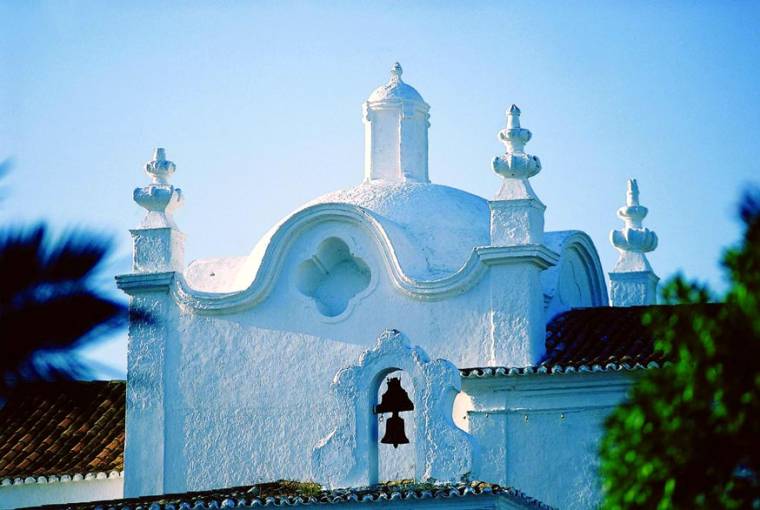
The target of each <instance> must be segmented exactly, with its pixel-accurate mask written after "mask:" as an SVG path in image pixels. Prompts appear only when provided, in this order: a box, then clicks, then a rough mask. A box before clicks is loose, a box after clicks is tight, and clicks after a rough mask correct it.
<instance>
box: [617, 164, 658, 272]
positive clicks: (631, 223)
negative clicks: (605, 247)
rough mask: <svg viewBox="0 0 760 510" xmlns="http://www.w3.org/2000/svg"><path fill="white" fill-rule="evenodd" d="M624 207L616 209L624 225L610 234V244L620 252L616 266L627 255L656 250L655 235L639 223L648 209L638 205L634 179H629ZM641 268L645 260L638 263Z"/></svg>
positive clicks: (644, 265)
mask: <svg viewBox="0 0 760 510" xmlns="http://www.w3.org/2000/svg"><path fill="white" fill-rule="evenodd" d="M625 198H626V200H625V203H626V205H625V206H623V207H621V208H620V209H618V211H617V215H618V217H619V218H620V219H621V220H623V222H624V223H625V225H624V226H623V228H622V229H620V230H613V231H612V232H610V242H611V243H612V245H613V246H614V247H615V248H616V249H617V250H618V252H620V259H619V260H618V266H619V265H620V264H621V262H622V261H624V259H627V258H630V257H629V256H628V254H631V253H636V254H641V257H644V256H643V254H644V253H647V252H650V251H652V250H654V249H655V248H657V234H655V233H654V232H652V231H651V230H649V229H648V228H644V227H642V225H641V223H642V221H643V220H644V218H646V215H647V214H648V213H649V209H647V208H646V207H644V206H643V205H641V204H639V185H638V183H637V182H636V179H629V180H628V184H627V189H626V197H625ZM639 262H640V264H641V266H642V267H646V266H648V263H647V262H646V258H645V257H644V258H643V259H642V260H640V261H639Z"/></svg>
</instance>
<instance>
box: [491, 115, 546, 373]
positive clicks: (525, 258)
mask: <svg viewBox="0 0 760 510" xmlns="http://www.w3.org/2000/svg"><path fill="white" fill-rule="evenodd" d="M520 113H521V112H520V109H519V108H518V107H517V106H515V105H512V107H511V108H510V110H509V111H508V112H507V128H506V129H503V130H501V131H500V132H499V140H500V141H502V142H503V143H504V145H505V147H506V152H505V154H504V155H502V156H499V157H497V158H494V159H493V161H492V167H493V170H494V171H495V172H496V173H497V174H499V175H501V176H502V177H503V181H502V186H501V189H500V190H499V193H498V194H497V195H496V197H495V199H494V200H492V201H490V202H489V204H488V205H489V207H490V210H491V218H490V233H491V249H497V250H500V251H501V252H502V253H503V255H502V256H501V257H498V258H496V259H494V260H493V261H492V262H491V263H490V264H489V265H490V266H491V268H490V296H491V311H490V325H491V345H492V350H491V355H490V359H489V363H490V364H491V365H506V366H513V367H515V366H529V365H533V364H535V363H537V362H538V361H539V360H540V359H541V356H543V354H544V350H545V346H544V345H545V342H544V340H545V339H544V337H545V335H546V325H545V320H544V295H543V287H542V285H541V271H543V270H544V269H546V268H547V267H550V266H552V265H554V264H556V262H557V259H558V255H557V254H556V253H554V252H552V251H551V250H549V249H547V248H546V247H545V246H543V244H542V243H543V237H544V210H545V209H546V206H545V205H544V204H543V203H542V202H541V200H540V199H539V198H538V196H537V195H536V193H535V192H534V191H533V188H532V187H531V185H530V182H529V180H528V179H530V177H533V176H534V175H536V174H537V173H538V172H540V171H541V161H540V160H539V159H538V157H537V156H533V155H530V154H526V153H525V151H524V148H525V144H526V143H527V142H528V141H529V140H530V139H531V136H532V134H531V132H530V131H529V130H527V129H525V128H522V127H521V126H520ZM528 253H530V255H526V254H528Z"/></svg>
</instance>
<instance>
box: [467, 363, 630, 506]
mask: <svg viewBox="0 0 760 510" xmlns="http://www.w3.org/2000/svg"><path fill="white" fill-rule="evenodd" d="M635 377H636V372H635V371H634V372H600V373H584V374H581V373H575V374H533V375H516V376H509V377H490V378H482V379H478V378H464V379H463V385H462V389H463V391H465V392H467V394H468V395H469V396H470V397H471V399H472V403H471V406H472V408H471V410H470V411H469V413H468V421H469V422H470V433H471V434H473V435H474V436H475V437H476V439H477V440H478V441H479V442H480V445H481V451H482V452H483V456H482V458H481V468H480V471H479V472H478V473H477V475H476V477H477V478H479V479H482V480H487V481H490V482H494V483H499V484H505V485H511V486H513V487H518V488H519V489H520V490H522V491H524V492H525V493H527V494H530V495H531V496H533V497H535V498H537V499H539V500H541V501H542V502H544V503H546V504H549V505H552V506H556V507H557V508H562V509H567V510H581V509H588V508H595V507H596V506H597V505H598V503H599V500H600V497H601V488H600V482H599V477H598V473H597V468H598V465H599V455H598V445H599V440H600V439H601V436H602V433H603V427H602V425H603V423H604V419H605V417H606V416H607V415H608V414H609V413H610V412H611V411H612V410H613V409H614V408H615V407H616V406H617V405H618V404H620V403H621V402H622V401H623V400H624V399H625V397H626V394H627V391H628V389H629V388H630V385H631V384H632V382H633V381H634V379H635Z"/></svg>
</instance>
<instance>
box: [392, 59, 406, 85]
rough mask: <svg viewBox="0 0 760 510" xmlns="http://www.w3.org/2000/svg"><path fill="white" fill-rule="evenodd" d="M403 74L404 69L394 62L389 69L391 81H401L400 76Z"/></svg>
mask: <svg viewBox="0 0 760 510" xmlns="http://www.w3.org/2000/svg"><path fill="white" fill-rule="evenodd" d="M402 74H404V69H403V68H402V67H401V64H399V63H398V62H396V63H395V64H393V67H392V68H391V81H401V75H402Z"/></svg>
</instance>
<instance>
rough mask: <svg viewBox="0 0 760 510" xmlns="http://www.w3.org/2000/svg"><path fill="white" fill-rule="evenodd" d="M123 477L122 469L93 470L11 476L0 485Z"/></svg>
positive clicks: (87, 480) (0, 482) (86, 480)
mask: <svg viewBox="0 0 760 510" xmlns="http://www.w3.org/2000/svg"><path fill="white" fill-rule="evenodd" d="M117 478H124V471H110V472H108V473H106V472H104V471H95V472H91V473H74V474H61V475H47V476H37V477H34V476H26V477H22V476H15V477H14V476H11V477H7V478H3V479H2V480H0V487H10V486H13V485H32V484H42V485H44V484H51V483H69V482H89V481H91V480H115V479H117Z"/></svg>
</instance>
